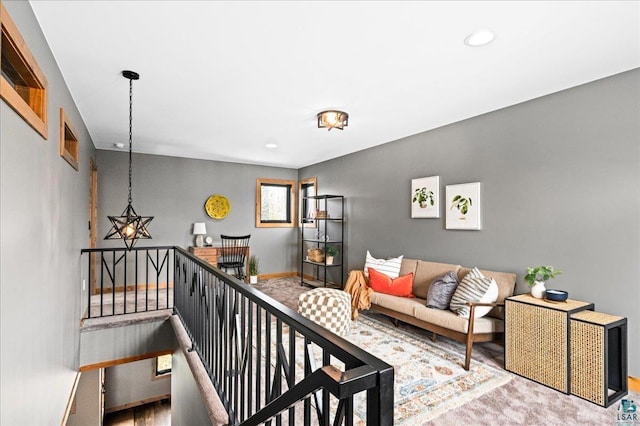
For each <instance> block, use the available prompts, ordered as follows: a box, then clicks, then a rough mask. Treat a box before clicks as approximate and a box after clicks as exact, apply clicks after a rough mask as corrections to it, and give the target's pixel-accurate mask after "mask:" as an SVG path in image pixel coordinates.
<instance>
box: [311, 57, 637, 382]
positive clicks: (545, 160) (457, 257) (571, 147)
mask: <svg viewBox="0 0 640 426" xmlns="http://www.w3.org/2000/svg"><path fill="white" fill-rule="evenodd" d="M639 154H640V70H637V69H636V70H633V71H630V72H626V73H623V74H619V75H616V76H613V77H610V78H606V79H603V80H599V81H596V82H593V83H591V84H586V85H583V86H580V87H576V88H573V89H570V90H566V91H563V92H560V93H556V94H552V95H549V96H545V97H542V98H539V99H535V100H532V101H529V102H525V103H522V104H519V105H515V106H512V107H509V108H505V109H502V110H499V111H495V112H492V113H489V114H485V115H482V116H479V117H475V118H471V119H469V120H465V121H462V122H459V123H455V124H452V125H449V126H445V127H442V128H439V129H436V130H433V131H429V132H425V133H421V134H417V135H414V136H411V137H407V138H405V139H402V140H399V141H396V142H393V143H389V144H385V145H382V146H379V147H376V148H372V149H368V150H364V151H361V152H358V153H355V154H351V155H348V156H345V157H342V158H338V159H334V160H331V161H327V162H323V163H320V164H316V165H313V166H310V167H306V168H304V169H301V170H300V175H301V176H303V175H304V176H318V186H319V188H320V192H321V193H337V194H343V195H345V196H346V197H347V211H348V213H347V215H348V227H347V238H346V241H347V244H346V247H347V248H348V252H347V261H348V265H349V268H348V269H354V268H361V267H362V266H363V264H364V257H365V254H366V250H371V252H372V254H373V255H374V256H376V257H387V256H397V255H400V254H404V255H405V256H406V257H409V258H418V259H429V260H434V261H441V262H447V263H460V264H462V265H465V266H479V267H482V268H485V269H493V270H504V271H512V272H515V273H517V274H518V281H519V284H518V285H517V288H516V292H517V293H523V292H527V291H528V287H527V286H526V285H525V284H522V276H523V273H524V271H525V269H526V267H527V266H537V265H541V264H544V265H547V264H548V265H554V266H555V267H558V268H560V269H561V270H563V271H564V274H563V275H560V276H559V277H558V278H556V279H555V280H552V281H551V282H549V285H548V288H559V289H564V290H567V291H568V292H569V295H570V297H571V298H573V299H577V300H585V301H591V302H594V303H595V306H596V310H598V311H602V312H607V313H611V314H615V315H620V316H625V317H627V318H628V321H629V357H630V358H629V368H630V371H629V374H630V375H632V376H635V377H640V342H639V340H638V336H639V335H640V314H639V312H640V309H639V308H640V286H639V285H638V280H639V278H638V277H640V197H639V195H638V194H640V155H639ZM435 175H439V176H440V191H441V192H440V200H441V215H440V218H439V219H411V218H410V192H411V179H413V178H419V177H425V176H435ZM476 181H478V182H481V183H482V190H481V198H482V222H483V223H482V230H481V231H447V230H445V229H444V221H445V210H446V206H444V205H443V202H444V189H445V186H446V185H449V184H458V183H466V182H476Z"/></svg>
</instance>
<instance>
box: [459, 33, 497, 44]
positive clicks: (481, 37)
mask: <svg viewBox="0 0 640 426" xmlns="http://www.w3.org/2000/svg"><path fill="white" fill-rule="evenodd" d="M495 37H496V36H495V34H493V33H492V32H491V31H487V30H482V31H476V32H475V33H472V34H469V35H468V36H467V38H465V39H464V44H466V45H467V46H471V47H478V46H484V45H485V44H489V43H491V42H492V41H493V39H494V38H495Z"/></svg>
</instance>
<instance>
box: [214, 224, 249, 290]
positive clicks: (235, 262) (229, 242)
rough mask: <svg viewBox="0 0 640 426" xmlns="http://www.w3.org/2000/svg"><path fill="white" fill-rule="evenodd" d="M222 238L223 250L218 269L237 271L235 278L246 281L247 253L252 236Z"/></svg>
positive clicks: (223, 236) (225, 236) (227, 236)
mask: <svg viewBox="0 0 640 426" xmlns="http://www.w3.org/2000/svg"><path fill="white" fill-rule="evenodd" d="M220 238H221V239H222V250H221V256H220V257H221V259H220V261H219V262H218V268H220V269H224V270H225V272H226V271H227V270H229V269H235V272H236V273H235V274H234V275H235V277H236V278H238V279H240V280H244V279H245V277H246V275H245V271H244V266H245V262H246V253H247V247H249V238H251V235H242V236H238V237H233V236H230V235H220Z"/></svg>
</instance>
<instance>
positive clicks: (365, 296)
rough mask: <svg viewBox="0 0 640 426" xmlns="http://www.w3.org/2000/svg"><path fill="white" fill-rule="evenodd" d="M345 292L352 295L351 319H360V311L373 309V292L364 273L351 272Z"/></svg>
mask: <svg viewBox="0 0 640 426" xmlns="http://www.w3.org/2000/svg"><path fill="white" fill-rule="evenodd" d="M344 291H346V292H347V293H349V294H350V295H351V319H352V320H354V321H355V320H357V319H358V310H359V309H369V308H370V307H371V293H373V290H372V289H370V288H369V286H368V285H367V277H365V276H364V271H351V272H349V277H348V278H347V283H346V284H345V286H344Z"/></svg>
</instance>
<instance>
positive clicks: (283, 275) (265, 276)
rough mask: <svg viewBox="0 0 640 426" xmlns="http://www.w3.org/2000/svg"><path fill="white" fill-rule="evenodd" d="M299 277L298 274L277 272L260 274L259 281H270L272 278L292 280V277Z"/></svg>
mask: <svg viewBox="0 0 640 426" xmlns="http://www.w3.org/2000/svg"><path fill="white" fill-rule="evenodd" d="M297 276H298V273H297V272H276V273H273V274H259V275H258V279H259V280H270V279H272V278H290V277H297Z"/></svg>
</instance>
